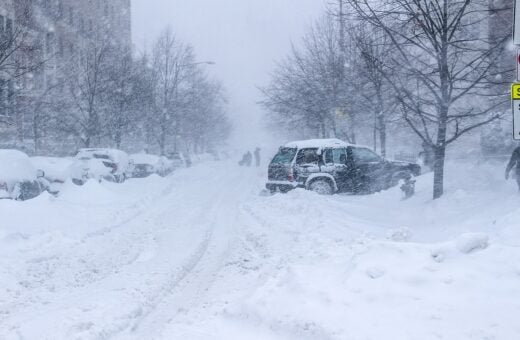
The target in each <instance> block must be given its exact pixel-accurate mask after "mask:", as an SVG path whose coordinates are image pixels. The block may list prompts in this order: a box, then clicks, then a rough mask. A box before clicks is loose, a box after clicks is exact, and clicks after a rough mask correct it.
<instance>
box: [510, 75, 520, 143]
mask: <svg viewBox="0 0 520 340" xmlns="http://www.w3.org/2000/svg"><path fill="white" fill-rule="evenodd" d="M511 102H512V103H513V138H514V139H516V140H520V83H515V84H513V85H512V86H511Z"/></svg>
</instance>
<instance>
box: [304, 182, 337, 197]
mask: <svg viewBox="0 0 520 340" xmlns="http://www.w3.org/2000/svg"><path fill="white" fill-rule="evenodd" d="M309 190H310V191H314V192H315V193H317V194H318V195H332V194H333V193H334V189H333V188H332V185H331V184H330V181H329V180H326V179H316V180H314V181H312V182H311V184H309Z"/></svg>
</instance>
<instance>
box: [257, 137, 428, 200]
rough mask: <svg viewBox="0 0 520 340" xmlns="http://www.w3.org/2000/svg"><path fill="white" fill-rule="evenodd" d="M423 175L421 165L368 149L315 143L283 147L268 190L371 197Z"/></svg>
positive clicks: (330, 142)
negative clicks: (401, 181) (392, 159)
mask: <svg viewBox="0 0 520 340" xmlns="http://www.w3.org/2000/svg"><path fill="white" fill-rule="evenodd" d="M420 174H421V167H420V166H419V165H417V164H414V163H407V162H398V161H390V160H387V159H384V158H382V157H381V156H379V155H377V154H376V153H375V152H373V151H372V150H370V149H369V148H367V147H363V146H359V145H352V144H348V143H345V142H343V141H341V140H339V139H315V140H305V141H298V142H292V143H288V144H286V145H285V146H282V147H281V148H280V149H279V151H278V153H277V154H276V155H275V156H274V158H273V159H272V161H271V163H270V164H269V169H268V182H267V184H266V188H267V189H268V190H270V191H271V192H275V191H281V192H287V191H289V190H291V189H294V188H297V187H300V188H305V189H308V190H312V191H315V192H318V193H320V194H329V195H330V194H333V193H335V192H351V193H369V192H377V191H380V190H385V189H388V188H390V187H392V186H395V185H397V184H398V183H399V181H400V180H404V179H408V178H410V177H412V176H418V175H420Z"/></svg>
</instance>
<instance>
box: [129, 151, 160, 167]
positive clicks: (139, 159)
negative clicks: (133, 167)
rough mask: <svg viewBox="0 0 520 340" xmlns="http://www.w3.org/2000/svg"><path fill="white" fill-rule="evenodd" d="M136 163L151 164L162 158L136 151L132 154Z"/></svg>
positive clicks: (131, 157)
mask: <svg viewBox="0 0 520 340" xmlns="http://www.w3.org/2000/svg"><path fill="white" fill-rule="evenodd" d="M130 159H131V160H132V161H133V162H134V164H151V165H156V164H157V163H159V161H160V160H161V157H160V156H157V155H150V154H147V153H136V154H133V155H131V156H130Z"/></svg>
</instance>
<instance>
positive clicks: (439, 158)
mask: <svg viewBox="0 0 520 340" xmlns="http://www.w3.org/2000/svg"><path fill="white" fill-rule="evenodd" d="M445 157H446V146H445V145H442V146H436V147H435V159H434V163H433V199H437V198H440V197H441V196H442V195H443V193H444V161H445Z"/></svg>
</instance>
